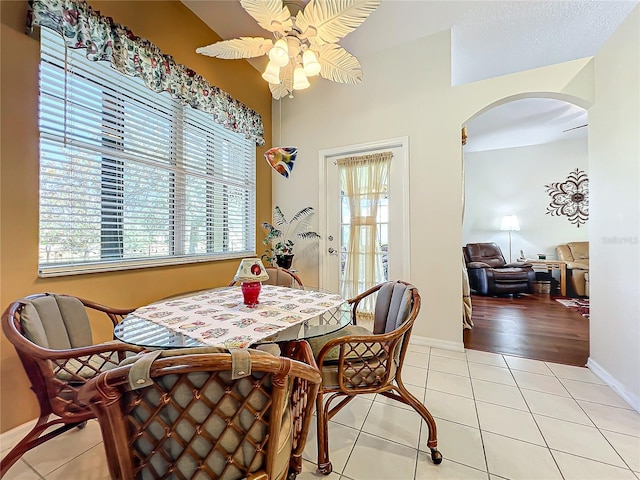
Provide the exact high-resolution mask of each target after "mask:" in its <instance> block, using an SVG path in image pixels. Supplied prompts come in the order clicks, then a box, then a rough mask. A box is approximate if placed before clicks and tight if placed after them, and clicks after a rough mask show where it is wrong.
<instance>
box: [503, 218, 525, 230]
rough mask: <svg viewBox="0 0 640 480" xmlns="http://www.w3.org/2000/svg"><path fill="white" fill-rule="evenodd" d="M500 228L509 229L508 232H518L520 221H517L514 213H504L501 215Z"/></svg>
mask: <svg viewBox="0 0 640 480" xmlns="http://www.w3.org/2000/svg"><path fill="white" fill-rule="evenodd" d="M500 230H503V231H509V232H519V231H520V223H519V222H518V217H517V216H516V215H505V216H504V217H502V224H501V225H500Z"/></svg>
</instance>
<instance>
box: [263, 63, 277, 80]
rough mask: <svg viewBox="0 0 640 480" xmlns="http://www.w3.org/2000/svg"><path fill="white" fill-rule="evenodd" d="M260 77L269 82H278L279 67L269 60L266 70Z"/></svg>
mask: <svg viewBox="0 0 640 480" xmlns="http://www.w3.org/2000/svg"><path fill="white" fill-rule="evenodd" d="M262 78H264V79H265V80H266V81H267V82H269V83H275V84H278V83H280V67H279V66H278V65H276V64H275V63H273V62H269V63H268V64H267V68H266V70H265V71H264V73H263V74H262Z"/></svg>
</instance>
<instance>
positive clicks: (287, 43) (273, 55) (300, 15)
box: [196, 0, 380, 99]
mask: <svg viewBox="0 0 640 480" xmlns="http://www.w3.org/2000/svg"><path fill="white" fill-rule="evenodd" d="M304 3H305V2H304V0H284V2H283V0H240V4H241V5H242V8H244V9H245V10H246V11H247V13H248V14H249V15H251V16H252V17H253V18H254V19H255V20H256V21H257V22H258V24H259V25H260V26H261V27H262V28H264V29H265V30H267V31H269V32H272V33H273V36H274V39H275V40H271V39H269V38H261V37H240V38H234V39H231V40H223V41H220V42H217V43H214V44H211V45H208V46H206V47H200V48H198V49H197V50H196V52H197V53H201V54H203V55H208V56H210V57H217V58H225V59H240V58H254V57H260V56H262V55H268V56H269V63H268V65H267V68H266V70H265V72H264V73H263V74H262V78H264V79H265V80H266V81H267V82H269V89H270V90H271V94H272V95H273V98H275V99H279V98H282V97H284V96H286V95H289V96H290V97H291V96H292V94H293V91H294V90H303V89H305V88H308V87H309V85H310V83H309V80H308V77H312V76H315V75H318V74H320V76H322V77H324V78H326V79H327V80H331V81H334V82H340V83H351V84H356V83H359V82H361V81H362V67H361V66H360V62H359V61H358V59H357V58H356V57H354V56H353V55H351V54H350V53H349V52H348V51H346V50H345V49H344V48H343V47H341V46H340V45H338V43H337V42H338V40H340V39H341V38H343V37H344V36H346V35H347V34H349V33H351V32H352V31H354V30H355V29H356V28H357V27H359V26H360V25H361V24H362V22H364V21H365V20H366V19H367V17H368V16H369V15H370V14H371V13H372V12H373V11H374V10H375V9H376V8H377V7H378V5H380V0H309V2H308V3H307V4H306V6H304ZM303 6H304V8H302V7H303Z"/></svg>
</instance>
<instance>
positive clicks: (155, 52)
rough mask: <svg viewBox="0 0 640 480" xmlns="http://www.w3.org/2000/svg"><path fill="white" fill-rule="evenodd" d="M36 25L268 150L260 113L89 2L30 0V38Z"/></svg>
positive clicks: (28, 30) (89, 56) (70, 45)
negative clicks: (56, 33) (208, 114)
mask: <svg viewBox="0 0 640 480" xmlns="http://www.w3.org/2000/svg"><path fill="white" fill-rule="evenodd" d="M36 25H39V26H42V27H46V28H50V29H52V30H54V31H56V32H59V33H60V34H62V36H63V37H64V41H65V44H66V45H67V47H68V48H86V49H87V53H86V56H87V58H88V59H89V60H93V61H99V60H100V61H108V62H110V63H111V66H112V67H113V68H115V69H116V70H118V71H119V72H121V73H123V74H126V75H132V76H138V77H140V78H142V80H143V81H144V83H145V85H146V86H147V87H148V88H150V89H151V90H153V91H155V92H169V93H170V94H171V95H172V96H173V97H174V98H177V99H179V100H180V101H181V102H182V103H184V104H188V105H190V106H191V107H193V108H196V109H198V110H202V111H205V112H207V113H210V114H212V115H213V119H214V121H216V122H217V123H220V124H222V125H223V126H224V127H225V128H228V129H230V130H232V131H234V132H238V133H242V134H244V135H245V137H246V138H250V139H252V140H253V141H255V142H256V144H257V145H264V127H263V124H262V117H261V116H260V114H259V113H257V112H256V111H255V110H252V109H250V108H249V107H247V106H246V105H245V104H243V103H242V102H239V101H238V100H235V99H234V98H232V97H231V96H230V95H229V94H228V93H226V92H224V91H222V90H220V89H219V88H218V87H214V86H212V85H211V84H210V83H209V82H207V81H206V80H205V79H204V78H203V77H202V76H201V75H198V74H197V73H196V72H194V71H193V70H191V69H190V68H187V67H185V66H184V65H180V64H178V63H176V62H175V60H174V59H173V57H172V56H171V55H166V54H163V53H162V52H161V51H160V49H159V48H158V47H156V46H155V45H154V44H153V43H151V42H149V41H148V40H146V39H144V38H140V37H137V36H136V35H134V34H133V33H132V32H131V30H129V29H128V28H127V27H125V26H123V25H120V24H117V23H114V22H113V20H112V19H111V18H110V17H103V16H101V15H100V13H99V12H94V11H93V9H92V8H91V7H90V6H89V5H88V4H87V3H86V2H85V1H84V0H30V1H29V13H28V18H27V32H28V33H31V31H32V30H33V27H34V26H36Z"/></svg>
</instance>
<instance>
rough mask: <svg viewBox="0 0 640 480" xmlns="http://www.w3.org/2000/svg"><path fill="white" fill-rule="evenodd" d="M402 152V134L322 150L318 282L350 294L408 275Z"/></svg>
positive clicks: (406, 180) (406, 182)
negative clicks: (322, 178) (365, 143)
mask: <svg viewBox="0 0 640 480" xmlns="http://www.w3.org/2000/svg"><path fill="white" fill-rule="evenodd" d="M407 152H408V139H406V138H400V139H393V140H389V141H385V142H378V143H376V144H368V145H362V146H354V147H347V148H344V149H333V150H325V151H323V152H321V161H323V171H322V172H321V177H324V180H325V182H324V184H325V188H324V191H323V192H321V197H322V196H324V198H321V199H320V204H321V205H325V207H326V208H325V209H324V211H323V212H322V215H321V219H320V225H321V228H322V227H323V226H324V235H323V236H322V237H323V238H322V244H321V247H322V251H321V259H320V264H321V272H320V284H321V286H322V287H323V288H325V289H327V290H331V291H335V292H340V293H341V294H342V295H343V296H344V297H345V298H351V297H354V296H356V295H357V294H359V293H362V292H363V291H365V290H366V289H367V288H370V287H371V286H373V285H376V284H378V283H380V282H384V281H386V280H393V279H409V258H408V255H409V250H410V249H409V246H410V243H409V240H410V236H409V221H408V219H409V215H408V199H409V172H408V155H407ZM370 308H371V306H369V308H365V310H367V309H370Z"/></svg>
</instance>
